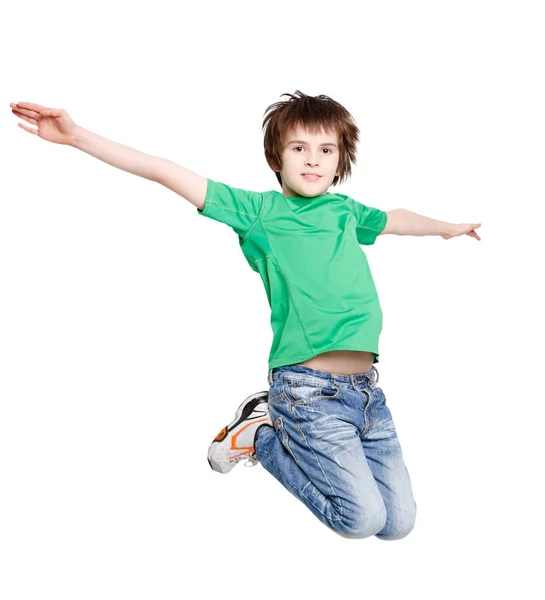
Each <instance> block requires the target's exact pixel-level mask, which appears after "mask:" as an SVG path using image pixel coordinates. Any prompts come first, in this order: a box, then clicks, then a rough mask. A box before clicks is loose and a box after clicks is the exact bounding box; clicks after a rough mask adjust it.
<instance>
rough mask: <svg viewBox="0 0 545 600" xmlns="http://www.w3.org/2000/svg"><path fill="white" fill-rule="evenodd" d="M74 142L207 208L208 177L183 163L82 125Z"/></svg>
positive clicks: (128, 171)
mask: <svg viewBox="0 0 545 600" xmlns="http://www.w3.org/2000/svg"><path fill="white" fill-rule="evenodd" d="M72 145H73V146H74V147H75V148H78V149H79V150H83V151H84V152H87V154H90V155H91V156H94V157H95V158H98V159H99V160H102V161H104V162H106V163H108V164H110V165H112V166H114V167H117V168H118V169H122V170H123V171H127V173H132V174H134V175H138V176H139V177H144V178H145V179H149V180H150V181H156V182H157V183H160V184H161V185H164V186H165V187H168V188H169V189H171V190H172V191H173V192H176V193H177V194H179V195H180V196H182V197H183V198H185V199H186V200H188V201H189V202H191V204H193V205H194V206H196V207H197V208H199V209H201V210H202V209H203V208H204V201H205V197H206V186H207V179H206V178H205V177H202V176H201V175H198V174H197V173H195V172H193V171H190V170H189V169H186V168H185V167H182V166H181V165H178V164H176V163H174V162H171V161H170V160H167V159H166V158H161V157H160V156H153V155H151V154H145V153H144V152H140V151H139V150H135V149H134V148H130V147H129V146H124V145H123V144H118V143H117V142H113V141H112V140H108V139H106V138H104V137H102V136H100V135H98V134H96V133H93V132H92V131H89V130H88V129H85V128H83V127H80V126H79V125H78V126H77V127H76V129H75V135H74V138H73V143H72Z"/></svg>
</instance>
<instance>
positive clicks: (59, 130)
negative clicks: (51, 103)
mask: <svg viewBox="0 0 545 600" xmlns="http://www.w3.org/2000/svg"><path fill="white" fill-rule="evenodd" d="M10 106H11V112H12V113H13V114H14V115H17V116H18V117H19V118H20V119H24V120H25V121H28V122H29V123H32V124H33V125H37V126H38V129H32V128H30V127H27V126H26V125H23V124H22V123H17V124H18V125H19V127H22V128H23V129H24V130H25V131H28V132H29V133H33V134H34V135H38V136H40V137H41V138H42V139H43V140H46V141H48V142H53V143H55V144H67V145H72V144H73V141H74V137H75V132H76V127H77V125H76V124H75V123H74V121H72V119H71V118H70V117H69V115H68V113H67V112H66V111H65V110H63V109H62V108H47V107H46V106H40V105H39V104H31V103H30V102H17V104H14V103H13V102H12V103H11V104H10Z"/></svg>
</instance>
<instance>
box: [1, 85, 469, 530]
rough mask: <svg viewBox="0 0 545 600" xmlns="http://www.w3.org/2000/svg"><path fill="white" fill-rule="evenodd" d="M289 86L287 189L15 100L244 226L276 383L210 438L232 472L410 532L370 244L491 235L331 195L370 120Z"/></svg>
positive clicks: (42, 128) (44, 126) (74, 137)
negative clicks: (257, 472)
mask: <svg viewBox="0 0 545 600" xmlns="http://www.w3.org/2000/svg"><path fill="white" fill-rule="evenodd" d="M284 95H288V96H290V99H289V100H287V101H284V102H278V103H276V104H273V105H271V106H269V107H268V109H267V111H269V110H270V112H269V114H268V115H267V116H266V117H265V119H264V123H263V126H264V128H265V137H264V145H265V157H266V160H267V162H268V164H269V166H270V167H271V169H273V171H274V172H275V174H276V178H277V180H278V183H279V185H280V186H281V189H282V191H281V192H278V191H268V192H254V191H248V190H243V189H239V188H233V187H231V186H228V185H227V184H224V183H220V182H216V181H213V180H211V179H206V178H203V177H201V176H199V175H197V174H196V173H194V172H192V171H190V170H188V169H185V168H184V167H182V166H180V165H177V164H175V163H172V162H170V161H168V160H166V159H163V158H160V157H156V156H150V155H147V154H144V153H141V152H138V151H137V150H134V149H132V148H129V147H127V146H123V145H121V144H116V143H115V142H112V141H110V140H107V139H105V138H102V137H100V136H98V135H96V134H94V133H92V132H90V131H88V130H86V129H83V128H82V127H79V126H78V125H76V124H75V123H74V122H73V121H72V119H70V117H69V116H68V114H67V113H66V111H64V110H62V109H49V108H46V107H43V106H39V105H36V104H30V103H26V102H19V103H18V104H11V107H12V111H13V113H14V114H15V115H17V116H19V117H20V118H22V119H24V120H26V121H28V122H29V123H32V124H34V125H37V126H38V129H37V130H35V129H31V128H28V127H26V126H24V125H22V124H21V123H19V126H21V127H22V128H23V129H25V130H26V131H28V132H29V133H33V134H34V135H39V136H40V137H41V138H42V139H45V140H47V141H51V142H54V143H60V144H68V145H72V146H74V147H76V148H79V149H80V150H83V151H85V152H87V153H88V154H91V155H92V156H95V157H96V158H99V159H100V160H103V161H105V162H107V163H109V164H111V165H113V166H115V167H118V168H121V169H123V170H125V171H128V172H129V173H134V174H135V175H139V176H141V177H145V178H146V179H150V180H152V181H156V182H158V183H161V184H162V185H164V186H166V187H168V188H169V189H171V190H173V191H175V192H176V193H178V194H180V195H181V196H182V197H184V198H185V199H187V200H188V201H189V202H191V203H192V204H194V205H195V206H196V208H197V211H198V214H199V215H203V216H206V217H209V218H212V219H215V220H217V221H220V222H223V223H225V224H227V225H228V226H230V227H231V228H232V229H233V230H234V231H235V233H237V234H238V239H239V244H240V247H241V250H242V252H243V254H244V256H245V257H246V260H247V261H248V263H249V265H250V267H251V268H252V269H253V270H254V271H256V272H257V273H259V275H260V276H261V279H262V281H263V284H264V286H265V290H266V293H267V298H268V301H269V304H270V306H271V311H272V312H271V326H272V329H273V334H274V335H273V342H272V347H271V351H270V354H269V372H268V380H269V385H270V388H269V390H268V391H263V392H258V393H256V394H253V395H251V396H249V397H248V398H246V400H244V402H243V403H242V404H241V405H240V406H239V408H238V410H237V412H236V415H235V419H234V421H233V422H232V423H231V424H229V425H227V426H226V427H224V428H223V429H222V430H221V431H220V433H219V434H218V435H217V436H216V438H215V439H214V440H213V442H212V444H211V446H210V449H209V452H208V461H209V463H210V466H211V467H212V468H213V469H214V470H215V471H218V472H220V473H227V472H229V471H230V470H231V469H232V468H233V466H235V465H236V464H237V463H238V462H239V461H240V460H241V459H248V460H249V461H250V464H252V465H255V464H256V463H257V462H260V463H261V464H262V465H263V467H264V468H265V469H266V470H267V471H269V472H270V473H271V474H272V475H273V476H274V477H276V478H277V479H278V480H279V481H280V482H281V483H282V484H283V485H284V487H286V489H288V490H289V491H290V492H291V493H292V494H293V495H294V496H296V497H297V498H299V499H300V500H302V501H303V502H304V503H305V505H306V506H307V507H308V508H309V509H310V510H311V511H312V513H313V514H314V515H315V516H316V517H317V518H318V519H319V520H320V521H321V522H322V523H324V524H325V525H326V526H327V527H329V528H330V529H331V530H333V531H334V532H336V533H338V534H339V535H341V536H343V537H347V538H365V537H368V536H371V535H376V536H377V537H378V538H379V539H384V540H395V539H400V538H402V537H405V536H406V535H407V534H408V533H409V532H410V531H411V530H412V528H413V527H414V520H415V516H416V503H415V501H414V498H413V494H412V489H411V481H410V477H409V474H408V471H407V469H406V467H405V465H404V462H403V455H402V451H401V446H400V444H399V440H398V438H397V434H396V430H395V427H394V423H393V420H392V415H391V413H390V410H389V408H388V407H387V406H386V398H385V396H384V392H383V391H382V389H381V388H380V387H378V386H377V383H378V371H377V369H376V367H375V366H374V363H378V362H379V361H378V356H379V353H378V338H379V335H380V332H381V329H382V311H381V309H380V303H379V300H378V295H377V292H376V289H375V285H374V282H373V278H372V276H371V272H370V269H369V265H368V263H367V259H366V256H365V253H364V252H363V251H362V249H361V247H360V244H362V245H370V244H373V243H374V242H375V240H376V238H377V236H379V235H382V234H385V233H392V234H397V235H441V236H442V237H443V238H444V239H449V238H451V237H454V236H457V235H462V234H468V235H470V236H472V237H475V238H476V239H480V238H479V236H478V235H477V234H476V232H475V231H474V229H475V228H477V227H479V226H480V224H461V225H455V224H451V223H445V222H441V221H436V220H433V219H428V218H426V217H423V216H421V215H417V214H415V213H411V212H409V211H406V210H403V209H397V210H392V211H389V212H384V211H382V210H379V209H377V208H372V207H367V206H364V205H363V204H360V203H359V202H356V201H355V200H353V199H352V198H350V197H348V196H346V195H344V194H339V193H331V192H328V189H329V187H330V186H332V185H333V186H335V185H337V183H339V182H342V181H343V180H344V179H346V178H347V177H349V176H350V174H351V165H352V163H353V162H355V158H356V144H357V142H358V134H359V130H358V128H357V126H356V125H355V123H354V121H353V119H352V117H351V115H350V113H348V111H347V110H346V109H345V108H344V107H342V106H341V105H340V104H338V103H337V102H335V101H334V100H332V99H331V98H329V97H328V96H324V95H320V96H314V97H312V96H307V95H305V94H303V93H302V92H300V91H299V90H296V93H295V95H291V94H284Z"/></svg>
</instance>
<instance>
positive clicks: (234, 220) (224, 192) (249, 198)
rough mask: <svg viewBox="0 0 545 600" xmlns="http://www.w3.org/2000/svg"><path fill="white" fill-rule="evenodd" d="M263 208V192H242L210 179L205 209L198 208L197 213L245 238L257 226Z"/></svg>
mask: <svg viewBox="0 0 545 600" xmlns="http://www.w3.org/2000/svg"><path fill="white" fill-rule="evenodd" d="M262 206H263V193H262V192H251V191H249V190H242V189H240V188H235V187H231V186H230V185H227V184H226V183H220V182H218V181H213V180H212V179H208V180H207V186H206V198H205V202H204V208H203V210H200V209H199V208H197V213H198V214H199V215H203V216H204V217H209V218H210V219H214V220H215V221H219V222H220V223H225V224H226V225H229V227H231V228H232V229H233V230H234V231H235V232H236V233H237V234H238V235H239V236H240V237H242V238H245V237H246V235H247V234H248V233H249V231H250V230H251V229H252V227H253V226H254V225H255V223H256V221H257V219H258V217H259V213H260V212H261V207H262Z"/></svg>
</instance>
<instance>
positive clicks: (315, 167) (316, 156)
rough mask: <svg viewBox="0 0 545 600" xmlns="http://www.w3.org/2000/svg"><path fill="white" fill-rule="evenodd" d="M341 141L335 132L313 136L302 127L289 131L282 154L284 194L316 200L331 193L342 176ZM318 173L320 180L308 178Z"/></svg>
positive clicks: (281, 172)
mask: <svg viewBox="0 0 545 600" xmlns="http://www.w3.org/2000/svg"><path fill="white" fill-rule="evenodd" d="M338 165H339V138H338V136H337V133H336V132H335V131H332V132H328V133H325V132H323V131H322V133H319V134H313V133H310V132H309V131H308V130H307V129H305V128H303V127H302V126H300V125H299V126H297V128H296V129H294V130H290V131H288V133H287V134H286V138H285V139H284V149H283V151H282V170H281V171H280V176H281V177H282V194H283V195H284V196H286V197H287V198H289V197H291V196H303V197H308V198H312V197H314V196H321V195H323V194H326V193H327V190H328V188H329V186H330V185H331V184H332V182H333V179H334V178H335V176H336V175H338V172H337V167H338ZM304 173H316V174H317V175H320V177H318V178H305V177H304V176H303V174H304Z"/></svg>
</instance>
